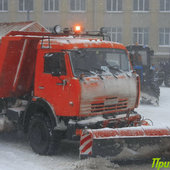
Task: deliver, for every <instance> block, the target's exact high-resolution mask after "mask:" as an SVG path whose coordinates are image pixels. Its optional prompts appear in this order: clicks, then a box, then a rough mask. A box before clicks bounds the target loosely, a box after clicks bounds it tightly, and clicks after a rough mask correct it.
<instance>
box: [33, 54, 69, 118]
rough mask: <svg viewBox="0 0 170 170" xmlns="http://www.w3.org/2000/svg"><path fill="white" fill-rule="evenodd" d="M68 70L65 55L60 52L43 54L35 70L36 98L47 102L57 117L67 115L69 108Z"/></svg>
mask: <svg viewBox="0 0 170 170" xmlns="http://www.w3.org/2000/svg"><path fill="white" fill-rule="evenodd" d="M40 63H41V64H40ZM68 70H69V69H68V64H67V62H66V55H65V53H62V52H50V53H44V54H43V57H41V59H40V62H39V66H37V68H36V72H37V73H36V83H35V84H36V85H35V87H36V90H35V92H36V96H38V97H41V98H43V99H44V100H45V101H46V102H48V103H49V104H50V105H51V106H52V107H53V108H54V110H55V112H56V114H57V115H65V116H66V115H69V111H70V108H71V105H70V100H69V99H70V86H71V82H70V80H71V77H70V75H69V74H68V72H69V71H68Z"/></svg>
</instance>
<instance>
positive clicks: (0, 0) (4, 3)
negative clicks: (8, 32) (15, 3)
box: [0, 0, 8, 11]
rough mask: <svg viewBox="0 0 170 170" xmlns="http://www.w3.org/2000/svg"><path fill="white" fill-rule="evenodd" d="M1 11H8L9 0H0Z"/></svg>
mask: <svg viewBox="0 0 170 170" xmlns="http://www.w3.org/2000/svg"><path fill="white" fill-rule="evenodd" d="M0 11H8V0H0Z"/></svg>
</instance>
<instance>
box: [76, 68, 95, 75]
mask: <svg viewBox="0 0 170 170" xmlns="http://www.w3.org/2000/svg"><path fill="white" fill-rule="evenodd" d="M75 70H80V71H83V72H86V73H92V74H95V73H93V72H92V71H89V70H86V69H83V68H75Z"/></svg>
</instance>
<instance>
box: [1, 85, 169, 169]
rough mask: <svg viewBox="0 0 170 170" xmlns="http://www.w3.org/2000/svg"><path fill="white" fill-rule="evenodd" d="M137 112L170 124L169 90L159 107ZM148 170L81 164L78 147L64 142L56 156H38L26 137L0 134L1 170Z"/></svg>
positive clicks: (96, 161)
mask: <svg viewBox="0 0 170 170" xmlns="http://www.w3.org/2000/svg"><path fill="white" fill-rule="evenodd" d="M137 111H138V112H139V113H140V114H141V115H143V116H144V117H145V118H149V119H151V120H152V121H153V123H154V125H159V126H161V125H169V124H170V88H166V87H162V88H161V97H160V105H159V106H152V105H141V106H140V107H139V108H138V109H137ZM117 168H118V169H120V170H136V169H138V170H149V169H152V168H151V164H146V165H143V164H142V165H123V166H121V165H120V167H117V166H116V165H114V164H111V163H110V162H109V161H107V160H106V159H101V158H98V159H90V160H83V161H80V160H79V157H78V145H77V144H75V143H68V142H63V143H62V145H61V146H60V150H59V153H58V155H56V156H40V155H37V154H35V153H34V152H33V151H32V150H31V148H30V146H29V144H28V143H27V140H26V138H25V137H18V135H17V134H16V133H12V134H0V170H79V169H81V170H89V169H93V170H111V169H112V170H113V169H117Z"/></svg>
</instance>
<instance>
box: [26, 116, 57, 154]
mask: <svg viewBox="0 0 170 170" xmlns="http://www.w3.org/2000/svg"><path fill="white" fill-rule="evenodd" d="M59 141H60V137H59V134H57V132H56V131H54V130H53V129H52V126H51V122H50V119H49V117H47V116H46V115H44V114H43V113H39V114H36V115H33V116H32V117H31V120H30V125H29V142H30V145H31V147H32V149H33V151H34V152H36V153H38V154H40V155H53V154H55V153H56V150H57V146H58V144H59Z"/></svg>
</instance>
